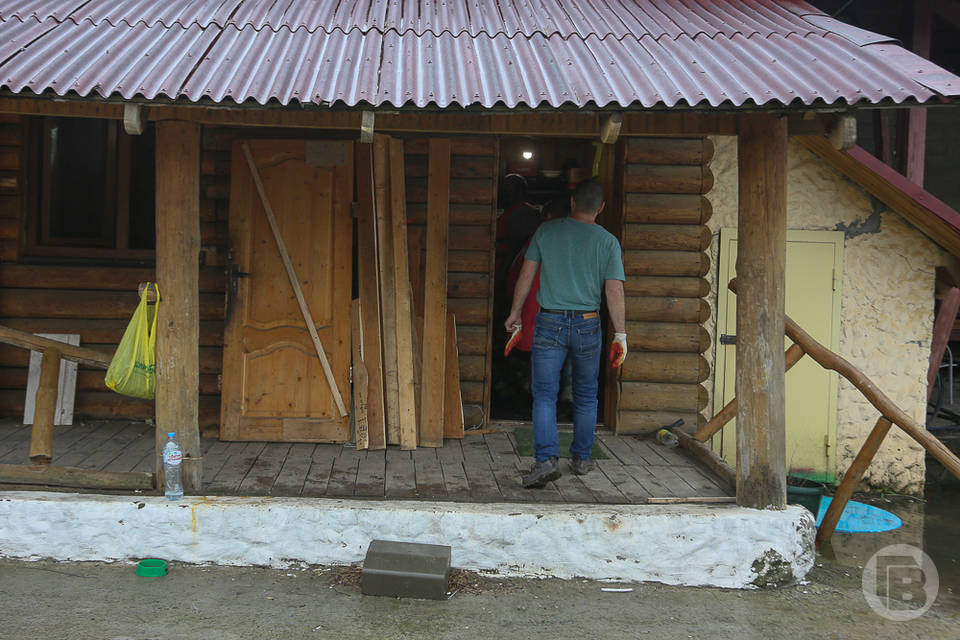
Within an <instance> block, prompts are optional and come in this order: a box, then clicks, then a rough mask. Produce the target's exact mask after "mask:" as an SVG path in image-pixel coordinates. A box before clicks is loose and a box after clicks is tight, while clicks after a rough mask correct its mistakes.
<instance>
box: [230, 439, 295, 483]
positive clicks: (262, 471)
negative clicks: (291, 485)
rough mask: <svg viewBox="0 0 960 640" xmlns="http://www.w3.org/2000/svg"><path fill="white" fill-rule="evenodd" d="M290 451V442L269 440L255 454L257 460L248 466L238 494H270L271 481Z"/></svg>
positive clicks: (275, 476) (281, 467)
mask: <svg viewBox="0 0 960 640" xmlns="http://www.w3.org/2000/svg"><path fill="white" fill-rule="evenodd" d="M289 451H290V444H289V443H285V442H270V443H267V445H266V446H265V447H264V448H263V451H262V452H261V453H260V455H259V456H257V461H256V462H254V463H253V466H252V467H250V471H249V472H248V473H247V475H246V477H245V478H244V479H243V481H241V482H240V488H239V492H240V495H246V496H267V495H270V494H271V490H272V489H273V482H274V480H276V479H277V475H278V474H279V473H280V470H281V469H283V462H284V460H286V458H287V453H289Z"/></svg>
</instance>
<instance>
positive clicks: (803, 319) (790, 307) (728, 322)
mask: <svg viewBox="0 0 960 640" xmlns="http://www.w3.org/2000/svg"><path fill="white" fill-rule="evenodd" d="M842 258H843V233H842V232H840V231H788V232H787V269H786V281H787V288H786V311H787V315H789V316H790V317H791V318H792V319H793V320H795V321H796V322H797V323H798V324H799V325H800V326H801V327H803V328H804V329H805V330H806V331H807V332H808V333H809V334H810V335H811V336H813V338H814V339H816V340H817V341H819V342H820V343H821V344H823V345H826V346H828V347H830V348H831V349H833V350H836V349H837V346H838V343H839V329H840V282H841V277H840V276H841V273H842V264H843V262H842ZM719 262H720V264H719V283H720V284H719V285H718V288H719V290H720V294H719V297H718V304H717V336H716V353H717V358H716V371H717V375H716V383H715V386H714V412H716V411H719V410H720V409H721V408H722V407H723V406H724V405H725V404H727V403H728V402H729V401H730V400H732V399H733V397H734V395H735V380H736V357H735V351H736V347H735V346H734V344H730V342H731V341H730V340H729V339H725V340H722V339H721V338H722V337H723V336H725V335H726V336H731V335H735V334H736V312H737V304H736V296H735V295H734V294H733V293H731V292H730V290H729V289H728V288H727V286H726V283H728V282H729V281H730V279H731V278H733V277H734V276H735V275H736V262H737V230H736V229H723V230H722V231H721V232H720V257H719ZM789 345H790V341H789V340H787V339H786V338H785V339H784V349H786V348H787V347H788V346H789ZM786 418H787V468H788V469H789V470H790V473H791V474H792V475H798V476H803V477H807V478H811V479H815V480H821V481H828V482H832V481H833V477H834V466H835V457H834V456H835V452H834V444H835V442H836V419H837V375H836V373H834V372H830V371H826V370H824V369H822V368H821V367H820V366H819V365H818V364H817V363H815V362H814V361H813V360H811V359H810V358H806V357H805V358H803V359H801V360H800V362H798V363H797V364H796V366H794V367H793V368H792V369H791V370H790V372H789V373H787V382H786ZM713 446H714V449H715V450H719V452H720V454H721V455H722V456H723V458H724V459H725V460H726V461H727V462H729V463H730V464H731V465H736V458H737V442H736V420H734V421H732V422H730V423H729V424H728V425H727V426H726V427H725V428H724V429H723V431H721V432H720V433H719V434H717V436H715V438H714V442H713Z"/></svg>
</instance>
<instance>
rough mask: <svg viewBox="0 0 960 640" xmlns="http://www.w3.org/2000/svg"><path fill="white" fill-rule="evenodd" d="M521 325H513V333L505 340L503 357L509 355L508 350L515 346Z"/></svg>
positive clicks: (518, 338)
mask: <svg viewBox="0 0 960 640" xmlns="http://www.w3.org/2000/svg"><path fill="white" fill-rule="evenodd" d="M522 328H523V327H522V326H521V325H519V324H515V325H513V333H512V334H511V335H510V339H509V340H507V346H506V347H505V348H504V350H503V357H504V358H506V357H507V356H508V355H510V352H511V351H512V350H513V348H514V347H515V346H516V344H517V342H518V341H519V340H520V331H521V329H522Z"/></svg>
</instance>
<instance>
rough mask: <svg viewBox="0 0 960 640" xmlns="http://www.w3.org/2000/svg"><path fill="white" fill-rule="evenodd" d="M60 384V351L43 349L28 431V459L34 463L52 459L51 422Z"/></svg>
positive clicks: (46, 461) (48, 462) (47, 461)
mask: <svg viewBox="0 0 960 640" xmlns="http://www.w3.org/2000/svg"><path fill="white" fill-rule="evenodd" d="M59 386H60V351H59V350H58V349H44V350H43V360H41V361H40V384H39V385H38V386H37V402H36V409H35V410H34V412H33V429H32V431H31V432H30V460H31V461H32V462H33V463H34V464H50V461H51V460H52V459H53V422H54V418H55V417H56V413H57V392H58V391H59Z"/></svg>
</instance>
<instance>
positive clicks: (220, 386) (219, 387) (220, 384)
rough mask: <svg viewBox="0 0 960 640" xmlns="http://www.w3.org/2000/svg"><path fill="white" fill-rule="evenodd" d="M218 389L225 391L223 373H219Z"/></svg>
mask: <svg viewBox="0 0 960 640" xmlns="http://www.w3.org/2000/svg"><path fill="white" fill-rule="evenodd" d="M217 391H223V374H222V373H218V374H217Z"/></svg>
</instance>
